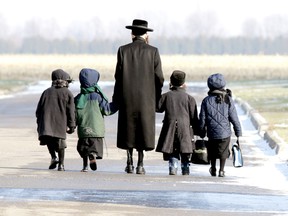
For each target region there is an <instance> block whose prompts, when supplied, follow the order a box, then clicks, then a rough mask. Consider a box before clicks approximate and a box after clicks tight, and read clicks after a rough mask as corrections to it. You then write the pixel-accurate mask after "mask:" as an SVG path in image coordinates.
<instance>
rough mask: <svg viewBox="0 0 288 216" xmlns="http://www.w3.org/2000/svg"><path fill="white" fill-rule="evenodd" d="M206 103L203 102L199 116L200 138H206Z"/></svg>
mask: <svg viewBox="0 0 288 216" xmlns="http://www.w3.org/2000/svg"><path fill="white" fill-rule="evenodd" d="M206 110H207V109H206V103H205V101H204V100H203V101H202V104H201V109H200V114H199V136H200V137H201V138H204V137H205V136H206Z"/></svg>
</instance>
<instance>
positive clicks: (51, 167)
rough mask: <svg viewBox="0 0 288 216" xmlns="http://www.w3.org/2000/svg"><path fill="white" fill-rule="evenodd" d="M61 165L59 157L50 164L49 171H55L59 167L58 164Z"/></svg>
mask: <svg viewBox="0 0 288 216" xmlns="http://www.w3.org/2000/svg"><path fill="white" fill-rule="evenodd" d="M58 163H59V160H58V158H57V157H55V158H52V159H51V163H50V166H49V169H55V168H56V167H57V164H58Z"/></svg>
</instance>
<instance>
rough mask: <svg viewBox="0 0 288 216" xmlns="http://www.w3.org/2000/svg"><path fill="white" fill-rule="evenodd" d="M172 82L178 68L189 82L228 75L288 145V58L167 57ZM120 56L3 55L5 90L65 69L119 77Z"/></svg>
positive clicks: (0, 72)
mask: <svg viewBox="0 0 288 216" xmlns="http://www.w3.org/2000/svg"><path fill="white" fill-rule="evenodd" d="M161 59H162V68H163V72H164V76H165V79H166V80H169V77H170V74H171V72H172V71H173V70H176V69H179V70H183V71H185V72H186V74H187V81H188V82H189V81H206V80H207V77H208V76H209V75H210V74H212V73H222V74H224V76H225V78H226V80H227V82H228V83H229V85H230V84H233V92H234V94H236V95H237V97H240V98H242V99H243V100H245V101H247V102H248V103H249V104H250V105H251V106H252V107H253V108H255V109H257V110H258V111H259V112H260V113H261V114H262V116H263V117H264V118H266V119H267V121H268V122H269V123H270V128H271V129H275V130H276V131H277V133H278V134H279V135H280V136H281V137H282V138H284V139H285V141H286V143H288V133H287V125H288V93H287V87H288V82H287V81H288V56H279V55H275V56H264V55H257V56H242V55H239V56H228V55H227V56H225V55H222V56H205V55H203V56H193V55H173V56H165V55H162V56H161ZM115 65H116V54H115V55H0V93H1V91H2V93H3V92H5V91H6V92H7V91H11V90H14V89H15V88H16V89H17V88H19V87H21V86H23V85H26V84H27V83H29V82H35V81H38V80H50V76H51V72H52V71H53V70H55V69H58V68H62V69H64V70H65V71H67V72H68V73H69V74H70V75H71V76H72V77H73V78H74V79H75V80H78V74H79V71H80V70H81V69H82V68H85V67H90V68H94V69H96V70H98V71H99V72H100V74H101V80H114V77H113V76H114V70H115Z"/></svg>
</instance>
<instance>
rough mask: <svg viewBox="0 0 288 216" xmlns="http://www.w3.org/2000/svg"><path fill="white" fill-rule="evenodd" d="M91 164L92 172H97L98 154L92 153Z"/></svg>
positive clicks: (90, 155) (90, 156)
mask: <svg viewBox="0 0 288 216" xmlns="http://www.w3.org/2000/svg"><path fill="white" fill-rule="evenodd" d="M89 162H90V168H91V170H94V171H95V170H97V164H96V154H95V153H91V154H89Z"/></svg>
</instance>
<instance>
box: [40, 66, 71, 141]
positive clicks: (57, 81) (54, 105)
mask: <svg viewBox="0 0 288 216" xmlns="http://www.w3.org/2000/svg"><path fill="white" fill-rule="evenodd" d="M70 81H71V79H70V76H69V75H68V74H67V73H66V72H65V71H63V70H61V69H59V70H55V71H53V72H52V86H51V87H50V88H48V89H46V90H45V91H44V92H43V93H42V95H41V97H40V100H39V102H38V105H37V109H36V119H37V132H38V137H39V140H40V137H41V136H50V137H56V138H60V139H66V131H67V127H68V128H74V127H75V105H74V97H73V94H72V92H71V91H70V90H69V89H68V82H70Z"/></svg>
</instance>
